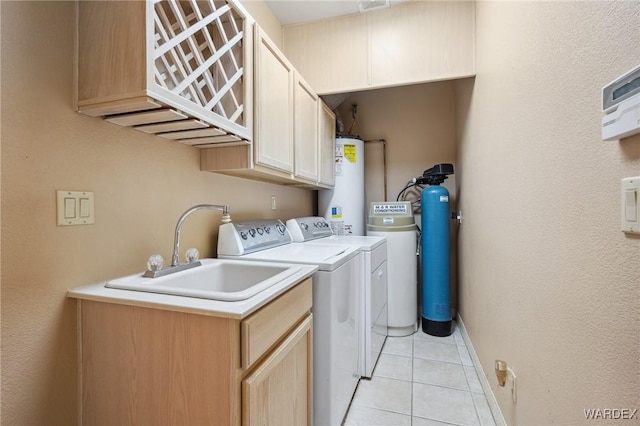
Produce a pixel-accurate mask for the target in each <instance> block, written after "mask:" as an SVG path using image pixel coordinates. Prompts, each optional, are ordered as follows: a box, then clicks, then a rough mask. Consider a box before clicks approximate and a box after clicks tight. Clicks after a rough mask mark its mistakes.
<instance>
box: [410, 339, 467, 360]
mask: <svg viewBox="0 0 640 426" xmlns="http://www.w3.org/2000/svg"><path fill="white" fill-rule="evenodd" d="M413 354H414V356H415V357H416V358H422V359H430V360H432V361H442V362H453V363H455V364H461V363H462V362H461V361H460V355H459V354H458V347H457V346H456V345H448V344H444V343H434V342H426V341H421V340H416V341H415V342H414V348H413Z"/></svg>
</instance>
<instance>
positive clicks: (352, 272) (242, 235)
mask: <svg viewBox="0 0 640 426" xmlns="http://www.w3.org/2000/svg"><path fill="white" fill-rule="evenodd" d="M358 254H359V252H358V250H355V249H353V248H351V247H345V246H344V245H313V246H312V245H306V244H293V242H292V239H291V235H290V233H289V231H288V230H287V228H286V226H285V225H284V224H283V223H282V222H281V221H279V220H277V219H273V220H272V219H269V220H255V221H246V222H231V223H225V224H223V225H221V226H220V231H219V235H218V257H220V258H225V259H238V260H250V261H258V262H282V261H284V260H285V259H286V260H287V263H301V264H310V265H317V266H318V267H319V269H318V271H317V272H315V273H314V274H313V275H312V280H313V306H312V308H311V310H312V313H313V404H314V406H313V419H314V424H315V425H318V426H324V425H340V424H342V421H343V419H344V416H345V414H346V412H347V409H348V407H349V403H350V402H351V398H352V397H353V394H354V392H355V389H356V386H357V384H358V380H359V374H358V356H359V353H358V332H359V330H358V328H357V327H358V323H359V321H358V314H359V312H360V300H361V296H360V294H359V290H360V287H359V286H358V283H359V282H360V280H361V271H362V265H361V259H360V256H358Z"/></svg>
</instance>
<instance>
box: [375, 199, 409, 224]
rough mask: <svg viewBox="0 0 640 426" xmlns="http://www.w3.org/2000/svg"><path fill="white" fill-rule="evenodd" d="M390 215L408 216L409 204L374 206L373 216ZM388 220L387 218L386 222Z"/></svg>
mask: <svg viewBox="0 0 640 426" xmlns="http://www.w3.org/2000/svg"><path fill="white" fill-rule="evenodd" d="M389 213H397V214H407V204H406V203H398V204H393V203H387V204H374V205H373V214H389ZM386 219H387V218H385V220H386Z"/></svg>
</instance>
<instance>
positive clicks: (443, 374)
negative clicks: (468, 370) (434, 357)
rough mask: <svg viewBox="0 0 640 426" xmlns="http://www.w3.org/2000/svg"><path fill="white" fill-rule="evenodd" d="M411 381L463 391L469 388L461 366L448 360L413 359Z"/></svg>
mask: <svg viewBox="0 0 640 426" xmlns="http://www.w3.org/2000/svg"><path fill="white" fill-rule="evenodd" d="M413 381H414V382H419V383H425V384H428V385H436V386H445V387H448V388H455V389H460V390H465V391H468V390H469V385H468V384H467V377H466V376H465V372H464V368H463V366H462V365H460V364H452V363H450V362H440V361H430V360H426V359H419V358H416V359H414V360H413Z"/></svg>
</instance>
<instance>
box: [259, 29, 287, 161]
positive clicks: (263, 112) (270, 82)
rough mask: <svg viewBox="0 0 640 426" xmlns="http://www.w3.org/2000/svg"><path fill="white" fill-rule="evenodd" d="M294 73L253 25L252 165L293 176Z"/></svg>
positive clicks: (265, 36) (262, 33) (273, 46)
mask: <svg viewBox="0 0 640 426" xmlns="http://www.w3.org/2000/svg"><path fill="white" fill-rule="evenodd" d="M294 74H295V70H294V69H293V66H292V65H291V63H290V62H289V61H288V60H287V58H285V56H284V55H283V54H282V53H281V52H280V50H279V49H278V48H277V46H276V45H275V44H274V43H273V42H272V41H271V39H269V37H267V35H266V34H265V33H264V31H262V29H261V28H260V27H258V26H257V25H256V51H255V76H256V78H255V84H256V88H255V95H256V96H255V102H256V103H255V116H254V118H255V120H256V123H255V124H256V128H255V134H254V154H255V159H256V164H260V165H263V166H265V167H269V168H273V169H275V170H279V171H282V172H286V173H293V161H294V158H293V123H294V117H293V114H294V104H293V103H294V79H295V75H294Z"/></svg>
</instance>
